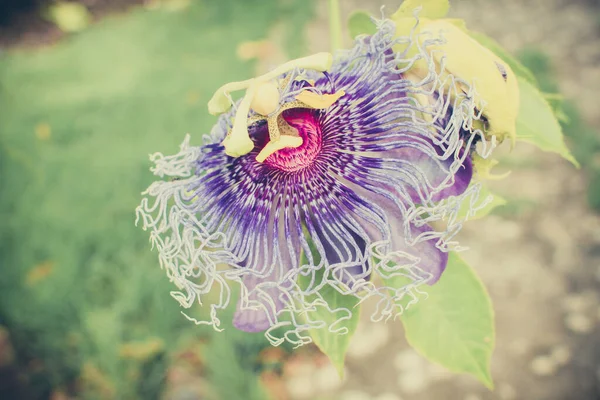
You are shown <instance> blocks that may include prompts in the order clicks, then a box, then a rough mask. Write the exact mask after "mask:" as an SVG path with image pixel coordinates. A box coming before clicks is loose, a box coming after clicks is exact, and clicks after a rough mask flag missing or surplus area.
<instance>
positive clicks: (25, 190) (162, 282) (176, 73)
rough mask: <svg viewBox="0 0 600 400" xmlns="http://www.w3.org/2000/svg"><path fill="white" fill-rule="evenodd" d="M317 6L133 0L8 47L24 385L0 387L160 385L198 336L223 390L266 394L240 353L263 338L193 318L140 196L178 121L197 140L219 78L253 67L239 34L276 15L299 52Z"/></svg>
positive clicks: (7, 266) (12, 287) (1, 176)
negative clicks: (146, 224) (160, 255)
mask: <svg viewBox="0 0 600 400" xmlns="http://www.w3.org/2000/svg"><path fill="white" fill-rule="evenodd" d="M310 11H311V5H310V4H309V3H308V2H306V1H304V0H288V1H276V0H245V1H235V0H219V1H210V2H209V1H206V2H192V3H190V5H189V7H188V8H186V9H183V10H178V11H176V12H175V11H173V10H164V9H161V8H158V9H156V10H147V9H143V8H138V9H135V10H133V11H132V12H130V13H129V14H126V15H122V16H117V17H113V18H108V19H105V20H102V21H100V22H99V23H97V24H96V25H94V26H92V27H91V28H89V29H87V30H86V31H84V32H82V33H80V34H78V35H75V36H70V37H68V38H66V39H64V40H63V41H61V42H60V43H58V44H57V45H55V46H52V47H50V48H45V49H39V50H35V51H26V52H25V51H18V50H13V51H11V52H9V53H6V54H4V56H3V58H1V59H0V213H1V215H0V218H1V220H2V224H1V226H0V260H1V261H0V262H1V263H2V274H0V293H1V294H2V297H1V300H0V325H4V326H6V327H7V328H8V331H9V333H10V338H11V340H12V344H13V346H14V348H15V351H16V353H17V361H15V363H16V365H15V366H13V367H14V368H16V369H17V370H18V371H19V376H21V377H22V379H21V383H22V385H20V386H19V387H13V389H12V390H13V392H11V393H4V394H1V393H0V397H2V398H21V399H29V398H31V399H37V398H48V397H49V396H50V395H51V393H52V391H54V390H57V388H58V389H60V390H61V391H63V392H65V393H69V392H78V393H79V394H80V396H81V397H83V398H89V399H101V398H110V399H113V398H128V399H129V398H143V399H153V398H159V397H160V393H161V391H162V390H163V389H164V385H165V377H166V373H167V369H168V368H169V365H170V363H171V362H172V360H173V359H174V357H175V354H176V353H177V352H178V351H181V350H182V349H185V346H189V343H195V342H193V339H194V338H198V337H205V338H206V340H209V341H210V340H214V346H212V347H210V350H209V351H208V352H207V354H206V357H207V359H209V360H210V363H209V364H208V367H207V368H208V369H209V372H208V374H209V376H212V377H213V378H214V380H215V385H216V386H219V385H222V386H223V389H222V390H223V391H226V392H223V393H222V395H221V396H220V398H223V399H236V398H244V399H251V398H261V397H262V394H260V393H262V392H260V390H259V389H257V388H256V387H255V385H257V382H256V378H255V372H256V371H257V369H256V368H257V367H253V368H248V366H247V365H245V364H244V362H245V361H244V360H246V359H248V357H250V359H252V358H253V357H254V355H256V354H258V352H259V351H260V349H261V348H262V347H263V346H265V344H266V341H265V339H264V338H263V337H262V335H260V337H259V338H256V339H252V340H250V341H248V340H247V338H248V336H243V337H242V335H236V334H234V333H233V332H232V329H229V330H228V332H226V333H224V334H221V335H216V336H215V335H214V333H213V331H212V329H211V328H206V327H196V326H195V325H194V324H193V323H191V322H189V321H187V320H186V319H185V318H184V317H183V316H182V315H181V314H180V309H179V306H178V304H177V303H176V302H175V301H174V300H173V299H172V298H171V297H170V296H169V291H170V290H172V289H173V286H172V285H171V284H170V283H169V282H168V280H167V278H166V277H165V275H164V272H163V271H161V270H160V268H159V266H158V260H157V255H156V253H155V252H151V251H150V246H149V243H148V233H147V232H143V231H142V230H141V229H140V228H136V227H135V226H134V225H133V223H134V219H135V215H134V210H135V207H136V206H137V204H138V203H139V201H140V192H142V191H143V190H144V189H145V188H146V187H147V186H148V185H149V184H150V182H151V181H152V180H153V177H152V175H151V173H150V172H149V171H148V168H149V166H150V164H149V161H148V158H147V155H148V154H149V153H153V152H155V151H164V152H165V153H175V152H176V151H177V148H178V145H179V143H180V142H181V141H182V139H183V137H184V135H185V133H187V132H189V133H191V134H192V137H193V143H195V144H199V143H200V141H201V135H202V134H204V133H207V132H208V131H209V129H210V127H211V125H212V124H213V123H214V118H213V117H211V116H210V115H208V113H207V112H206V102H207V101H208V99H209V98H210V96H211V94H212V91H213V90H215V89H216V88H217V87H218V86H219V85H221V84H222V83H223V82H228V81H233V80H240V79H244V78H248V77H249V76H250V75H252V74H253V72H252V71H253V64H252V63H248V62H241V61H240V60H238V59H237V58H236V55H235V52H236V46H237V45H238V44H239V43H240V42H243V41H247V40H257V39H261V38H264V37H265V36H266V35H267V34H268V28H269V27H270V26H272V25H273V24H274V23H275V22H279V21H285V22H286V26H287V27H288V33H289V38H290V39H289V40H288V42H289V43H292V42H291V41H292V38H293V37H295V42H294V45H293V46H291V48H290V50H291V52H292V53H294V52H295V53H296V54H298V53H301V52H302V50H303V48H302V43H301V42H299V38H298V36H299V35H298V34H297V32H298V31H300V29H301V27H302V25H303V24H304V23H305V22H306V20H307V19H308V18H309V17H310ZM288 16H291V18H290V19H289V20H287V19H286V18H288ZM292 55H293V54H292ZM213 337H214V338H213ZM190 341H191V342H190ZM240 348H243V349H244V352H238V350H239V349H240ZM249 355H250V356H249ZM242 372H245V374H242ZM0 380H1V379H0ZM218 391H219V390H217V392H218ZM3 396H4V397H3Z"/></svg>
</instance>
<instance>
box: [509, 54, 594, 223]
mask: <svg viewBox="0 0 600 400" xmlns="http://www.w3.org/2000/svg"><path fill="white" fill-rule="evenodd" d="M519 59H520V60H521V62H522V63H523V64H524V65H525V66H526V67H528V68H529V69H531V70H532V71H533V73H534V75H535V77H536V79H537V80H538V82H539V85H540V88H541V90H542V91H544V92H546V93H550V94H557V93H558V92H559V89H558V82H557V81H556V77H555V74H554V71H553V69H552V65H551V62H550V59H549V57H548V56H547V55H546V54H544V53H543V52H542V51H540V50H538V49H535V48H526V49H523V50H522V51H521V52H520V54H519ZM548 100H549V101H550V104H551V105H552V106H553V107H554V108H555V109H557V110H558V111H559V112H558V113H559V115H562V118H561V119H562V120H561V125H562V128H563V131H564V134H565V136H566V137H567V140H569V141H570V146H569V147H570V148H571V150H572V152H573V155H574V156H575V158H576V159H577V160H578V161H579V162H580V163H581V165H582V167H583V169H584V170H585V172H586V173H587V175H588V177H589V187H588V202H589V204H590V206H591V207H592V208H594V209H595V210H596V211H600V160H598V156H597V155H598V154H599V153H600V135H599V134H598V132H597V131H596V130H595V129H594V128H592V127H591V126H589V125H588V124H587V123H586V122H585V121H584V120H583V118H582V117H581V114H580V113H579V111H578V110H577V107H576V105H575V103H573V101H571V100H568V99H563V98H562V97H561V96H560V95H550V96H549V98H548Z"/></svg>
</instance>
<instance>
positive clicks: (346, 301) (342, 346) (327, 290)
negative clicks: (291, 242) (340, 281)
mask: <svg viewBox="0 0 600 400" xmlns="http://www.w3.org/2000/svg"><path fill="white" fill-rule="evenodd" d="M305 263H306V258H305V256H304V255H303V256H302V262H301V264H305ZM314 278H315V279H314V282H317V283H319V282H323V279H324V277H323V271H322V270H321V271H317V272H316V276H315V277H314ZM311 281H312V276H311V275H310V274H309V275H308V276H303V275H300V276H299V278H298V284H299V285H300V287H302V288H303V289H304V290H306V289H308V288H310V287H311V285H314V283H311ZM305 300H306V301H308V302H314V305H315V307H314V309H313V310H312V311H309V312H307V313H306V314H305V318H306V321H322V322H324V323H325V324H324V326H323V327H320V328H317V329H311V330H309V334H310V336H311V338H312V339H313V341H314V343H315V344H316V345H317V347H318V348H319V349H320V350H321V351H322V352H323V354H325V355H326V356H327V357H328V358H329V360H330V361H331V363H332V364H333V365H334V366H335V368H336V369H337V371H338V373H339V375H340V377H343V376H344V362H345V360H346V353H347V352H348V347H349V346H350V340H351V339H352V336H353V335H354V333H355V332H356V328H357V326H358V321H359V311H360V309H359V307H357V306H358V303H359V299H358V298H357V297H356V296H354V295H344V294H342V293H340V292H339V291H337V290H336V289H335V288H333V287H332V286H330V285H325V286H324V287H323V288H321V289H320V290H318V295H316V294H315V295H312V296H308V298H307V299H305ZM323 301H324V302H325V303H326V305H325V304H322V302H323ZM319 303H321V304H319ZM330 310H333V312H332V311H330Z"/></svg>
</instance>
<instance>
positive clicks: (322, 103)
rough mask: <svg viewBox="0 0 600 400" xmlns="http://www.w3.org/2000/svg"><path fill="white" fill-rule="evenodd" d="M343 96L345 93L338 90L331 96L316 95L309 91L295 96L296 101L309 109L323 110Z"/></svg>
mask: <svg viewBox="0 0 600 400" xmlns="http://www.w3.org/2000/svg"><path fill="white" fill-rule="evenodd" d="M345 94H346V92H344V91H343V90H339V91H337V92H335V93H333V94H317V93H315V92H311V91H310V90H304V91H302V92H300V94H298V95H297V96H296V100H299V101H301V102H303V103H304V104H306V105H307V106H309V107H310V108H315V109H324V108H327V107H329V106H331V105H332V104H333V103H335V102H336V101H338V100H339V99H340V97H342V96H343V95H345Z"/></svg>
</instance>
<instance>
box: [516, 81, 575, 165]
mask: <svg viewBox="0 0 600 400" xmlns="http://www.w3.org/2000/svg"><path fill="white" fill-rule="evenodd" d="M518 81H519V93H520V105H519V116H518V118H517V140H521V141H524V142H528V143H531V144H534V145H536V146H537V147H539V148H540V149H542V150H544V151H549V152H552V153H557V154H559V155H560V156H562V157H563V158H565V159H566V160H568V161H570V162H571V163H572V164H573V165H575V166H576V167H577V168H579V163H578V162H577V160H575V158H574V157H573V155H571V152H570V151H569V149H568V148H567V146H566V144H565V141H564V137H563V132H562V128H561V126H560V124H559V122H558V121H557V119H556V116H555V115H554V112H553V110H552V107H551V106H550V104H548V102H547V101H546V99H545V98H544V95H543V94H542V93H541V92H540V91H539V90H537V89H536V88H535V87H534V86H533V85H531V84H530V83H529V82H527V81H526V80H525V79H523V78H519V79H518Z"/></svg>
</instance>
